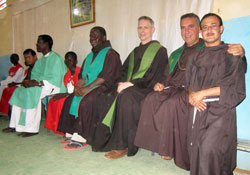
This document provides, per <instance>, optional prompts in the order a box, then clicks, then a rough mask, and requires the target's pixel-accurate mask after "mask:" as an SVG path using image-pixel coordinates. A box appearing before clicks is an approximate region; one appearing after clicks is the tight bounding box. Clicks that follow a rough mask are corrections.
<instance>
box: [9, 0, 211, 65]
mask: <svg viewBox="0 0 250 175" xmlns="http://www.w3.org/2000/svg"><path fill="white" fill-rule="evenodd" d="M211 9H212V0H95V16H96V20H95V23H91V24H87V25H82V26H79V27H75V28H71V27H70V10H69V1H68V0H36V1H33V0H25V1H19V2H18V3H16V4H14V6H13V17H12V20H13V40H14V46H13V47H14V48H13V51H14V52H17V53H19V54H20V55H22V52H23V51H24V50H25V49H27V48H32V49H34V50H36V46H35V44H36V41H37V37H38V35H40V34H49V35H51V36H52V38H53V40H54V45H53V50H54V51H56V52H58V53H59V54H60V55H61V56H63V57H64V55H65V53H66V52H67V51H74V52H76V54H77V55H78V65H81V64H82V61H83V60H84V58H85V57H86V55H87V54H88V53H89V52H90V49H91V45H90V43H89V31H90V29H91V28H92V27H94V26H102V27H104V28H105V29H106V32H107V38H108V39H109V40H110V41H111V44H112V46H113V48H114V49H115V50H116V51H117V52H118V53H119V54H120V56H121V60H122V61H124V60H125V59H126V57H127V55H128V54H129V53H130V52H131V50H132V49H133V48H134V47H136V46H138V45H139V43H140V40H139V38H138V35H137V20H138V18H139V17H140V16H143V15H147V16H149V17H151V18H152V19H153V20H154V22H155V28H156V31H155V33H154V36H153V39H155V40H158V41H160V43H161V44H162V45H163V46H165V47H166V48H167V50H168V54H170V53H171V52H172V51H173V50H175V49H176V48H178V47H179V46H181V45H182V44H183V40H182V38H181V33H180V17H181V15H183V14H184V13H189V12H194V13H196V14H197V15H198V16H199V17H202V16H203V15H204V14H206V13H208V12H210V11H211ZM39 56H41V54H40V55H39Z"/></svg>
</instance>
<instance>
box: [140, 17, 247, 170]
mask: <svg viewBox="0 0 250 175" xmlns="http://www.w3.org/2000/svg"><path fill="white" fill-rule="evenodd" d="M180 27H181V36H182V38H183V40H184V41H185V44H184V45H183V46H181V47H180V48H178V49H177V50H175V51H174V52H173V53H172V54H171V56H170V57H169V60H168V65H167V66H166V69H165V76H164V77H163V78H162V82H158V83H156V84H155V86H154V92H151V93H150V94H148V95H147V96H146V98H144V100H143V101H142V103H141V114H140V121H139V124H138V128H137V133H136V137H135V145H136V146H138V147H142V148H144V149H148V150H151V151H153V152H156V153H158V154H160V155H161V156H162V158H163V159H172V158H173V159H174V162H175V164H176V165H177V166H178V167H180V168H183V169H186V170H189V157H188V151H187V127H188V119H189V114H188V109H189V102H188V92H187V88H186V79H185V78H186V76H185V74H186V66H187V62H188V60H189V59H190V58H191V57H190V55H192V54H193V53H197V52H199V49H201V48H202V47H204V41H203V40H202V39H200V38H199V31H200V19H199V17H198V16H197V15H196V14H194V13H187V14H184V15H182V16H181V18H180ZM228 52H230V53H231V54H235V55H244V52H243V48H242V47H241V45H239V44H234V45H230V47H229V49H228Z"/></svg>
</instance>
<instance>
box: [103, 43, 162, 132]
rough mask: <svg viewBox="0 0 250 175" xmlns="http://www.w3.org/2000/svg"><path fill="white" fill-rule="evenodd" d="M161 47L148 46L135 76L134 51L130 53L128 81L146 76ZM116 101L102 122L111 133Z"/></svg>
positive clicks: (155, 44)
mask: <svg viewBox="0 0 250 175" xmlns="http://www.w3.org/2000/svg"><path fill="white" fill-rule="evenodd" d="M161 47H162V46H161V45H160V43H158V42H153V43H151V44H150V45H149V46H148V48H147V49H146V51H145V52H144V54H143V57H142V60H141V63H140V67H139V69H138V71H137V72H135V73H134V74H133V70H134V51H132V52H131V53H130V56H129V65H128V73H127V81H130V80H134V79H137V78H142V77H143V76H144V74H145V73H146V72H147V70H148V69H149V67H150V66H151V64H152V62H153V60H154V58H155V55H156V54H157V52H158V50H159V49H160V48H161ZM118 95H119V94H118ZM116 99H117V96H116V98H115V100H114V102H113V104H112V105H111V107H110V109H109V111H108V113H107V114H106V116H105V118H104V119H103V121H102V123H103V124H104V125H106V126H108V127H109V128H110V132H111V131H112V127H113V121H114V111H115V106H116Z"/></svg>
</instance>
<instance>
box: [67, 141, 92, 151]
mask: <svg viewBox="0 0 250 175" xmlns="http://www.w3.org/2000/svg"><path fill="white" fill-rule="evenodd" d="M87 146H88V144H86V143H80V142H73V141H71V142H70V143H69V144H68V145H67V146H65V147H64V149H65V150H70V151H74V150H78V149H82V148H86V147H87Z"/></svg>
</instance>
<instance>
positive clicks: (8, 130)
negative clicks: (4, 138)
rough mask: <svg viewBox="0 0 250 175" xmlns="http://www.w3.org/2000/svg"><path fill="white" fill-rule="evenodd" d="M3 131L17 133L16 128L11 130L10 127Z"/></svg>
mask: <svg viewBox="0 0 250 175" xmlns="http://www.w3.org/2000/svg"><path fill="white" fill-rule="evenodd" d="M2 131H3V132H5V133H9V132H16V130H15V128H10V127H8V128H4V129H3V130H2Z"/></svg>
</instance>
